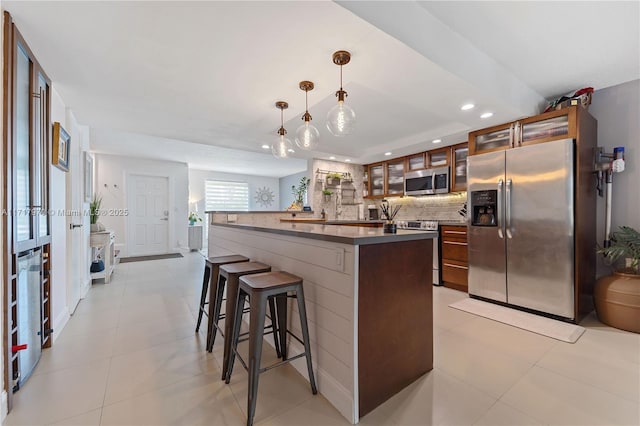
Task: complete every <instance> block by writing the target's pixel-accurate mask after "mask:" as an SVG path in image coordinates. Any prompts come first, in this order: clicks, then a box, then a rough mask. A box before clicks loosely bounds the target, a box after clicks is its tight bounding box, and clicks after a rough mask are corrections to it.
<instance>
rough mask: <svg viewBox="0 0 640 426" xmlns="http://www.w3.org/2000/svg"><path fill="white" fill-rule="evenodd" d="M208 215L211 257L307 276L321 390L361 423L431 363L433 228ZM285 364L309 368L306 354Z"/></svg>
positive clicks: (294, 316)
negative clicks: (392, 230) (242, 259)
mask: <svg viewBox="0 0 640 426" xmlns="http://www.w3.org/2000/svg"><path fill="white" fill-rule="evenodd" d="M214 216H215V215H213V214H211V215H210V216H209V220H210V221H211V222H210V227H209V256H220V255H227V254H232V253H235V254H241V255H244V256H247V257H250V258H251V260H254V261H258V262H263V263H266V264H269V265H271V266H272V268H273V270H286V271H288V272H291V273H293V274H296V275H298V276H300V277H302V278H303V279H304V291H305V298H306V304H307V316H308V322H309V331H310V336H311V349H312V357H313V367H314V370H315V371H316V381H317V384H318V390H319V391H320V393H322V394H323V395H324V396H325V397H326V398H327V399H328V400H329V401H330V402H331V403H332V404H333V405H334V406H335V407H336V409H337V410H338V411H339V412H340V413H342V415H343V416H345V417H346V418H347V419H348V420H349V421H351V422H352V423H354V424H355V423H358V421H359V419H360V417H362V416H364V415H366V414H367V413H369V412H370V411H372V410H373V409H375V408H376V407H377V406H379V405H380V404H382V403H383V402H384V401H386V400H387V399H389V398H390V397H391V396H393V395H394V394H396V393H398V392H399V391H400V390H402V389H403V388H404V387H406V386H407V385H409V384H410V383H412V382H413V381H415V380H416V379H418V378H419V377H420V376H422V375H424V374H425V373H427V372H428V371H430V370H431V369H432V368H433V311H432V302H433V301H432V285H431V268H432V249H433V243H432V238H435V237H436V233H430V232H424V231H404V230H399V231H398V233H397V234H385V233H384V232H383V230H382V229H381V228H370V227H358V226H340V225H324V224H310V223H275V224H270V225H268V226H267V225H261V224H233V223H221V222H216V221H215V220H214ZM289 310H290V311H291V316H290V318H292V321H291V323H290V327H291V329H292V331H293V332H294V333H296V334H298V335H299V334H300V326H299V323H298V313H297V309H296V307H295V306H294V304H293V303H290V304H289ZM267 340H269V339H268V338H267ZM270 343H271V344H273V342H270ZM290 345H291V346H290V348H291V352H290V354H295V353H299V352H301V351H302V347H301V345H299V344H298V342H297V341H295V340H291V342H290ZM292 365H293V366H294V367H295V368H296V369H297V370H298V371H299V372H300V373H301V374H302V375H303V376H304V377H307V373H306V365H305V361H304V359H300V360H297V361H294V362H293V363H292Z"/></svg>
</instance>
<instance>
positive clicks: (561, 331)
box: [449, 298, 585, 343]
mask: <svg viewBox="0 0 640 426" xmlns="http://www.w3.org/2000/svg"><path fill="white" fill-rule="evenodd" d="M449 307H451V308H455V309H459V310H461V311H465V312H469V313H470V314H474V315H479V316H481V317H485V318H488V319H491V320H494V321H499V322H501V323H504V324H508V325H512V326H514V327H518V328H521V329H523V330H527V331H531V332H533V333H537V334H541V335H543V336H547V337H551V338H553V339H556V340H562V341H563V342H568V343H575V342H576V341H577V340H578V339H579V338H580V336H582V333H584V331H585V328H584V327H580V326H579V325H575V324H569V323H566V322H562V321H557V320H554V319H551V318H547V317H543V316H539V315H534V314H530V313H528V312H522V311H518V310H516V309H511V308H507V307H505V306H500V305H496V304H493V303H488V302H483V301H482V300H476V299H471V298H469V299H463V300H460V301H458V302H455V303H452V304H451V305H449Z"/></svg>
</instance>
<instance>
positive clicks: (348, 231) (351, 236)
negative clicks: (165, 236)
mask: <svg viewBox="0 0 640 426" xmlns="http://www.w3.org/2000/svg"><path fill="white" fill-rule="evenodd" d="M211 226H221V227H226V228H236V229H243V230H250V231H259V232H269V233H273V234H280V235H290V236H292V237H300V238H309V239H312V240H322V241H331V242H335V243H342V244H350V245H366V244H382V243H393V242H397V241H412V240H426V239H431V238H437V237H438V233H437V232H425V231H410V230H404V229H399V230H398V233H397V234H385V233H384V232H383V229H382V228H370V227H360V226H340V225H329V226H327V225H325V224H316V223H289V222H283V223H279V224H276V225H271V226H258V225H242V224H236V223H212V224H211Z"/></svg>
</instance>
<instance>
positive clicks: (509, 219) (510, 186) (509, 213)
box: [505, 179, 513, 239]
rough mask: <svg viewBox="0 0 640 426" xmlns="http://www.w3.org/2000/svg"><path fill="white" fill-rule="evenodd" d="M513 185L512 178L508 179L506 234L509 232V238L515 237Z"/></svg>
mask: <svg viewBox="0 0 640 426" xmlns="http://www.w3.org/2000/svg"><path fill="white" fill-rule="evenodd" d="M512 186H513V182H512V181H511V179H507V188H506V191H505V215H506V220H505V222H506V223H505V230H506V234H507V238H509V239H511V238H513V235H512V234H511V189H512Z"/></svg>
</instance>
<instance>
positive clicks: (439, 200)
mask: <svg viewBox="0 0 640 426" xmlns="http://www.w3.org/2000/svg"><path fill="white" fill-rule="evenodd" d="M370 201H373V200H365V202H366V205H365V209H366V207H367V205H369V204H375V205H376V207H377V208H378V209H379V208H380V203H381V202H382V200H375V202H370ZM387 201H389V204H391V205H392V206H395V205H401V206H402V207H401V208H400V211H399V212H398V215H397V216H396V218H395V219H396V220H411V219H423V220H438V221H445V222H464V221H465V220H466V219H465V218H464V217H462V216H461V215H460V214H459V213H458V210H460V209H462V207H463V206H464V203H466V202H467V193H466V192H456V193H451V194H437V195H423V196H421V197H389V198H387Z"/></svg>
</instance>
